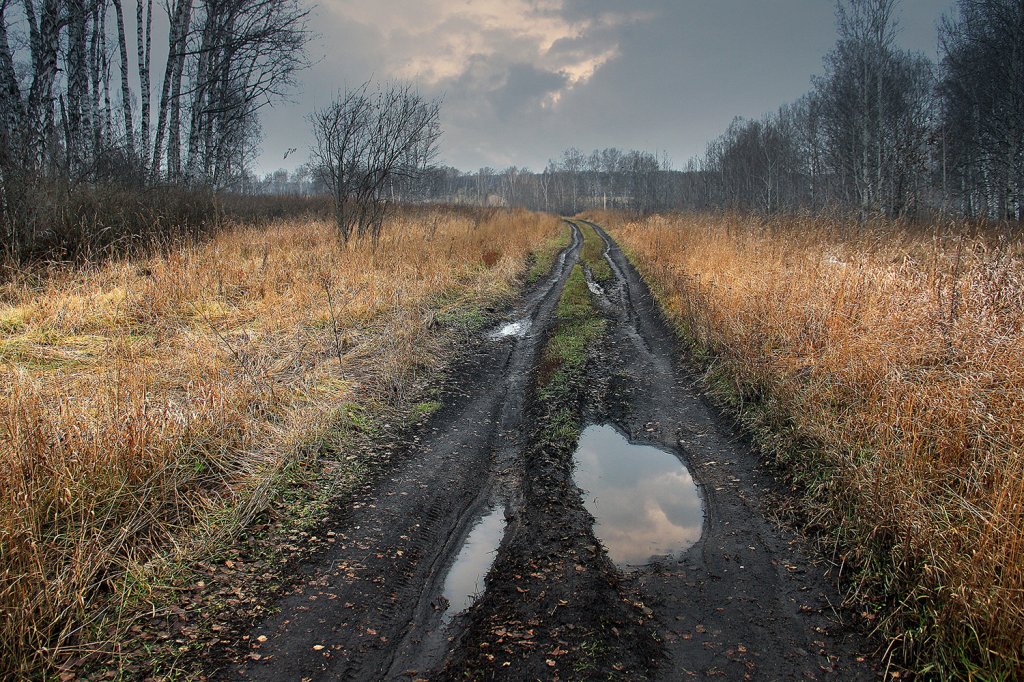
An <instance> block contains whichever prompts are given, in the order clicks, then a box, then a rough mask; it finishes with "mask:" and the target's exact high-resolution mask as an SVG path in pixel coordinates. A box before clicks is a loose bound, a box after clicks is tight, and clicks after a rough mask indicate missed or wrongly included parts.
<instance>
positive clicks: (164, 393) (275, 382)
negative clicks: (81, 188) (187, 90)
mask: <svg viewBox="0 0 1024 682" xmlns="http://www.w3.org/2000/svg"><path fill="white" fill-rule="evenodd" d="M386 228H387V229H386V230H385V232H384V234H383V236H382V237H381V240H380V243H379V245H378V247H377V249H376V250H373V249H372V248H371V245H370V244H368V243H366V244H356V245H354V246H352V247H350V248H349V249H347V250H345V249H343V248H339V246H338V243H337V241H336V238H335V235H334V232H333V230H332V228H331V226H330V225H328V224H326V223H319V222H312V221H309V222H278V223H275V224H272V225H271V226H270V227H267V228H263V229H256V228H252V227H248V228H247V227H244V226H239V227H236V228H233V229H230V230H228V231H226V232H223V233H221V234H219V235H218V236H216V237H215V238H213V239H212V240H210V241H208V242H204V243H201V244H195V245H192V246H188V247H183V248H180V249H177V250H175V251H173V252H172V253H170V254H169V255H167V256H164V257H155V258H151V259H148V260H145V261H129V262H114V263H109V264H106V265H102V266H98V267H91V268H78V269H71V270H54V271H52V272H48V273H44V275H43V276H39V274H38V273H24V274H23V275H22V276H20V277H16V278H15V279H13V280H11V281H8V282H7V283H5V284H2V285H0V548H2V553H0V676H14V675H25V674H28V673H30V672H31V671H37V672H38V671H39V670H41V669H44V668H46V667H48V666H50V667H52V666H54V665H55V664H57V663H58V662H59V661H60V660H62V659H65V658H66V657H68V656H70V655H74V654H76V653H79V652H86V651H89V650H90V649H91V648H93V647H96V646H98V643H94V642H89V641H87V636H88V634H89V633H90V632H91V631H92V630H91V625H92V624H93V623H95V622H96V621H97V619H98V618H100V617H101V613H102V611H103V609H104V608H107V609H109V608H113V607H114V605H115V602H116V601H117V600H124V599H129V598H130V597H131V595H130V594H129V593H130V592H131V591H132V589H137V588H133V586H137V585H140V584H141V585H144V584H145V583H146V581H147V580H149V579H150V577H151V576H153V575H158V574H159V573H160V571H161V570H163V569H164V568H166V567H167V566H172V565H174V564H175V563H177V562H181V561H188V560H190V559H193V558H195V557H196V556H199V555H201V554H202V552H203V551H204V548H207V547H212V546H213V545H215V544H216V543H217V542H220V541H222V540H223V536H225V535H230V534H231V533H232V532H233V531H234V530H237V528H238V527H239V526H241V525H244V524H245V523H246V521H247V520H249V519H251V518H252V517H253V516H254V515H255V514H256V513H257V512H258V511H259V510H260V509H262V508H263V506H264V505H265V503H266V500H267V497H268V495H269V494H270V492H271V489H272V487H273V485H274V480H275V476H276V473H277V472H279V471H281V470H282V468H283V467H284V466H286V465H287V464H288V463H289V462H291V461H293V460H294V459H295V458H296V457H298V456H299V455H300V454H301V453H302V452H303V449H304V448H309V447H312V446H315V444H316V443H317V442H318V439H319V438H320V437H321V436H322V435H323V434H325V433H326V432H327V431H328V430H329V429H330V428H331V427H332V425H333V424H334V423H336V422H337V420H338V416H339V411H340V410H342V409H343V405H344V404H346V403H348V402H350V401H354V402H357V403H360V404H363V405H371V406H372V405H374V404H381V405H383V404H392V405H396V404H401V403H402V402H403V401H407V400H408V398H409V395H410V393H411V392H412V390H413V389H414V387H415V386H417V385H418V384H420V383H422V380H423V379H424V378H425V377H426V376H428V375H429V374H430V373H431V372H433V371H434V370H436V369H437V368H438V366H439V364H440V363H441V360H440V359H439V358H440V357H441V356H443V355H444V353H442V352H441V349H442V348H443V347H444V342H445V338H446V336H450V333H451V332H450V331H445V330H444V329H443V325H439V324H438V322H437V321H438V320H439V319H444V318H445V316H446V315H450V314H452V313H454V312H457V311H465V310H467V309H473V308H477V307H479V306H485V305H490V304H494V303H496V302H498V301H499V300H501V299H502V298H506V297H508V296H510V295H511V294H513V293H514V291H515V289H516V286H517V281H518V278H520V277H521V276H522V274H523V273H524V271H525V269H526V265H527V260H528V255H529V254H530V251H531V249H533V248H534V247H535V246H536V245H538V244H541V243H546V242H549V240H550V239H551V238H552V236H554V235H556V234H558V231H559V230H560V229H561V228H560V223H559V221H557V220H556V219H554V218H552V217H548V216H542V215H539V214H532V213H527V212H502V213H496V214H495V215H494V216H493V217H491V218H490V219H489V220H488V221H487V222H485V223H483V224H481V225H479V226H476V225H475V223H474V221H472V220H471V219H469V218H467V217H462V216H459V215H456V214H453V213H447V212H443V211H436V212H433V213H424V212H422V211H420V212H419V213H418V217H413V215H412V214H407V215H396V217H393V218H392V219H391V220H390V222H389V224H388V225H387V226H386Z"/></svg>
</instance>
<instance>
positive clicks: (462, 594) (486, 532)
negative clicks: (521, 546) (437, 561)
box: [441, 504, 505, 623]
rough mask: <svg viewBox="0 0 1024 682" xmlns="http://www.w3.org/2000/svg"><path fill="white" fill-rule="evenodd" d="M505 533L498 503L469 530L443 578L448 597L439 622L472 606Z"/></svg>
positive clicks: (482, 586)
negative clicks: (446, 575)
mask: <svg viewBox="0 0 1024 682" xmlns="http://www.w3.org/2000/svg"><path fill="white" fill-rule="evenodd" d="M504 534H505V506H504V505H501V504H499V505H498V506H497V507H495V508H494V509H492V510H490V511H489V512H487V513H486V514H484V517H483V518H482V519H480V520H479V521H477V523H476V525H475V526H473V529H472V530H471V531H469V536H468V537H467V538H466V542H465V543H464V544H463V545H462V549H460V550H459V555H458V556H457V557H456V558H455V563H454V564H452V567H451V570H450V571H449V572H448V577H446V578H445V581H444V592H443V594H444V597H445V599H447V600H448V606H447V608H446V609H445V612H444V613H443V614H442V615H441V621H442V622H444V623H449V622H451V619H452V618H453V617H454V616H455V615H456V614H458V613H461V612H462V611H465V610H466V609H468V608H469V607H470V606H472V605H473V602H474V601H476V598H477V596H478V595H479V594H480V593H481V592H483V591H484V578H486V577H487V571H489V570H491V564H493V563H494V557H495V555H496V554H497V552H498V545H500V544H501V538H502V536H503V535H504Z"/></svg>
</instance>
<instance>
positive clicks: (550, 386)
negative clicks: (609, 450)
mask: <svg viewBox="0 0 1024 682" xmlns="http://www.w3.org/2000/svg"><path fill="white" fill-rule="evenodd" d="M556 314H557V319H556V323H555V328H554V331H553V332H552V334H551V337H550V338H549V339H548V342H547V345H546V346H545V347H544V353H543V356H542V359H541V367H540V373H539V375H538V391H537V397H538V399H539V400H540V401H541V402H542V403H543V404H544V405H545V406H546V407H547V408H548V414H547V415H546V417H545V424H544V428H543V438H542V440H544V441H546V442H548V443H552V444H557V445H560V446H566V447H568V448H570V449H571V448H572V447H574V446H575V443H576V439H577V437H578V436H579V429H580V418H579V410H577V409H576V405H577V403H578V402H579V399H580V397H581V394H582V392H583V390H584V386H585V380H586V370H587V355H588V351H589V350H590V348H591V346H592V345H593V344H594V343H596V342H597V340H598V339H599V338H600V337H601V335H602V334H603V332H604V328H605V320H604V319H603V318H602V317H601V316H600V315H599V314H598V312H597V309H596V308H595V307H594V304H593V302H592V301H591V298H590V290H589V289H588V288H587V280H586V277H585V276H584V274H583V268H582V267H581V266H579V265H577V266H576V267H575V268H573V271H572V273H571V274H570V275H569V279H568V281H566V283H565V288H564V289H563V291H562V297H561V299H559V301H558V309H557V313H556Z"/></svg>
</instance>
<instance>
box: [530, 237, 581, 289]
mask: <svg viewBox="0 0 1024 682" xmlns="http://www.w3.org/2000/svg"><path fill="white" fill-rule="evenodd" d="M570 242H572V228H570V227H569V226H568V225H566V224H564V223H563V224H562V230H561V231H560V232H559V233H558V236H557V237H551V238H550V239H548V240H547V241H545V242H544V243H543V244H541V245H540V247H538V248H537V249H536V250H535V251H534V255H533V259H532V262H531V263H530V269H529V271H528V272H527V273H526V283H527V284H534V283H535V282H537V281H538V280H540V278H541V277H544V276H545V275H547V274H548V273H549V272H551V268H552V266H554V264H555V258H556V257H557V256H558V254H559V253H561V251H562V250H563V249H565V248H566V247H567V246H569V244H570Z"/></svg>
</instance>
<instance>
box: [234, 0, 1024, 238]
mask: <svg viewBox="0 0 1024 682" xmlns="http://www.w3.org/2000/svg"><path fill="white" fill-rule="evenodd" d="M896 9H897V0H843V1H842V2H840V3H839V4H838V9H837V24H838V34H839V35H838V40H837V42H836V45H835V47H834V48H833V50H832V51H831V52H829V54H828V55H826V57H825V60H824V66H825V68H824V72H823V73H822V74H820V75H819V76H817V77H815V78H814V79H813V81H812V88H811V91H810V92H809V93H807V94H806V95H805V96H803V97H801V98H800V99H799V100H797V101H796V102H792V103H789V104H785V105H783V106H781V107H780V108H779V109H778V111H776V112H774V113H771V114H768V115H765V116H764V117H762V118H760V119H757V120H747V119H742V118H737V119H735V120H734V121H733V122H732V123H731V124H730V125H729V126H728V127H727V128H726V130H725V131H724V132H723V133H722V135H721V136H720V137H718V138H717V139H715V140H713V141H712V142H710V143H709V144H708V146H707V151H706V153H705V154H704V155H703V156H702V157H701V158H699V159H694V160H691V161H690V162H689V163H687V164H686V167H685V168H683V169H673V168H671V166H670V165H669V164H668V163H667V161H665V160H662V159H659V158H658V157H657V156H655V155H654V154H650V153H647V152H638V151H622V150H618V149H614V148H613V149H604V150H595V151H593V152H592V153H589V154H586V153H583V152H581V151H580V150H578V149H575V148H572V149H569V150H567V151H565V152H564V153H563V154H562V155H561V156H560V157H559V158H558V159H555V160H552V161H551V162H550V164H549V165H548V167H547V168H545V169H544V170H543V171H542V172H531V171H530V170H527V169H522V168H515V167H510V168H506V169H504V170H495V169H492V168H482V169H480V170H478V171H476V172H472V173H465V172H460V171H459V170H457V169H454V168H433V169H429V170H427V171H426V172H424V173H422V174H420V175H419V177H418V178H415V179H406V180H405V181H403V182H401V183H399V184H397V185H396V186H394V187H392V188H391V189H392V192H393V194H394V196H395V197H396V198H402V199H406V200H414V201H422V200H432V201H453V202H460V203H474V204H492V205H503V206H523V207H528V208H533V209H544V210H555V211H561V212H565V213H574V212H576V211H579V210H582V209H585V208H601V207H607V208H625V209H631V210H635V211H639V212H646V211H659V210H666V209H691V210H714V209H719V210H721V209H731V210H742V211H761V212H766V213H778V212H796V211H809V212H821V211H834V210H841V211H845V212H856V213H859V214H861V215H863V216H868V215H885V216H890V217H904V218H907V217H909V218H915V217H924V216H925V215H932V214H934V213H935V212H936V211H946V212H950V213H956V214H959V215H963V216H966V217H969V218H987V219H993V220H1014V221H1020V220H1021V219H1022V213H1021V211H1022V202H1024V2H1021V0H959V1H958V2H957V13H956V15H955V16H953V17H947V18H944V19H943V20H942V22H941V23H940V26H939V33H938V36H937V39H938V43H939V47H940V55H941V58H940V61H939V63H938V64H935V63H933V62H932V61H931V60H929V59H928V58H927V57H925V56H924V55H922V54H919V53H914V52H909V51H906V50H902V49H900V48H899V47H898V46H897V40H898V27H897V26H896V22H895V20H894V17H895V12H896ZM679 124H680V126H685V125H686V122H685V121H680V122H679ZM316 177H317V174H316V172H315V170H313V169H311V168H309V167H302V168H300V169H298V170H297V171H295V172H292V173H288V172H286V171H278V172H276V173H272V174H270V175H268V176H266V177H264V178H262V179H260V180H258V181H256V180H255V179H252V180H250V181H249V182H250V184H249V189H251V190H252V191H258V192H267V193H306V192H317V191H319V188H318V187H317V182H316Z"/></svg>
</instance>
